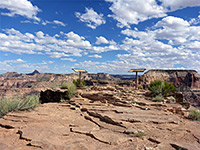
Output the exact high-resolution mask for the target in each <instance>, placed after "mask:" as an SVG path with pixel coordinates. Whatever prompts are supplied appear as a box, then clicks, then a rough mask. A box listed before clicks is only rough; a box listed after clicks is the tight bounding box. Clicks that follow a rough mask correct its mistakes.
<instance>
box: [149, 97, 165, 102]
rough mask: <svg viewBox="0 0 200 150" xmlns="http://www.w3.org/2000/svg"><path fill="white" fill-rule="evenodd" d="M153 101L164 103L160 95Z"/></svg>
mask: <svg viewBox="0 0 200 150" xmlns="http://www.w3.org/2000/svg"><path fill="white" fill-rule="evenodd" d="M152 101H154V102H162V101H163V97H162V96H160V95H157V96H156V97H154V98H153V99H152Z"/></svg>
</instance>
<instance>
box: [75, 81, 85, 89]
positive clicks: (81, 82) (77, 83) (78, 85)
mask: <svg viewBox="0 0 200 150" xmlns="http://www.w3.org/2000/svg"><path fill="white" fill-rule="evenodd" d="M73 83H74V84H75V85H76V87H79V88H83V87H84V86H85V84H86V83H85V81H83V80H80V79H77V80H73Z"/></svg>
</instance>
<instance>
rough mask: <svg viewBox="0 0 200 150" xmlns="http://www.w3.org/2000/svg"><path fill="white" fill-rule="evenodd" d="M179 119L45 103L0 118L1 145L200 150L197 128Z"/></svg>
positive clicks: (20, 149)
mask: <svg viewBox="0 0 200 150" xmlns="http://www.w3.org/2000/svg"><path fill="white" fill-rule="evenodd" d="M72 107H73V108H75V109H70V108H72ZM82 108H85V109H84V111H81V110H82ZM89 112H93V115H91V114H90V113H89ZM181 120H182V119H180V118H179V117H178V116H176V115H174V114H171V113H168V112H164V111H161V110H140V109H135V108H134V107H132V108H128V107H117V106H114V105H110V104H106V103H101V102H94V103H91V101H90V100H86V99H84V100H80V99H79V100H77V101H76V100H74V101H73V102H70V103H69V104H64V103H47V104H42V105H41V106H40V107H38V108H36V109H35V110H33V111H25V112H13V113H9V114H7V115H6V116H4V117H3V118H1V119H0V147H1V148H3V149H5V150H7V149H8V150H11V149H17V150H24V149H25V150H29V149H30V150H32V149H37V150H39V149H49V150H74V149H76V150H96V149H97V150H129V149H130V150H138V149H156V148H157V149H159V148H161V149H167V148H168V149H169V150H170V149H174V148H173V147H172V144H176V145H178V146H180V147H183V148H188V146H190V149H192V150H193V149H195V148H196V147H200V143H198V139H199V133H198V132H196V133H195V130H196V129H197V127H198V125H199V124H198V123H195V122H192V123H193V124H192V127H190V126H189V121H187V120H184V121H185V123H183V122H181ZM172 122H179V123H178V124H176V123H172ZM128 128H132V129H134V130H142V131H144V132H145V134H146V135H145V136H142V137H137V136H134V135H132V134H127V133H124V131H125V130H126V129H128ZM149 138H152V139H155V141H159V142H155V141H154V140H149ZM187 145H188V146H187ZM195 150H196V149H195Z"/></svg>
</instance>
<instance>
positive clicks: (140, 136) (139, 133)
mask: <svg viewBox="0 0 200 150" xmlns="http://www.w3.org/2000/svg"><path fill="white" fill-rule="evenodd" d="M129 135H130V136H132V137H138V138H142V137H143V136H146V135H147V134H146V133H145V132H143V131H139V132H138V133H135V134H133V133H130V134H129Z"/></svg>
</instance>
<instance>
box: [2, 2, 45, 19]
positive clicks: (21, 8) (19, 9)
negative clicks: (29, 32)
mask: <svg viewBox="0 0 200 150" xmlns="http://www.w3.org/2000/svg"><path fill="white" fill-rule="evenodd" d="M0 8H1V9H7V10H9V12H6V13H4V12H2V13H1V14H2V15H7V16H10V17H13V16H15V15H20V16H23V17H26V18H28V19H34V20H36V21H40V18H38V17H37V13H38V12H40V11H41V10H40V9H39V8H38V7H37V6H34V5H33V4H32V3H31V2H30V1H28V0H1V1H0Z"/></svg>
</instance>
